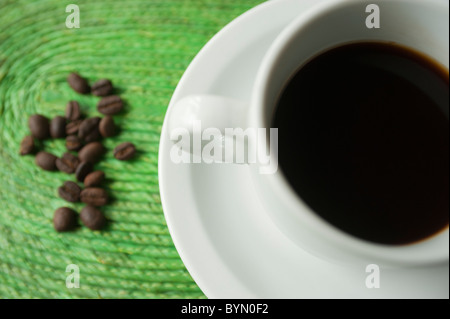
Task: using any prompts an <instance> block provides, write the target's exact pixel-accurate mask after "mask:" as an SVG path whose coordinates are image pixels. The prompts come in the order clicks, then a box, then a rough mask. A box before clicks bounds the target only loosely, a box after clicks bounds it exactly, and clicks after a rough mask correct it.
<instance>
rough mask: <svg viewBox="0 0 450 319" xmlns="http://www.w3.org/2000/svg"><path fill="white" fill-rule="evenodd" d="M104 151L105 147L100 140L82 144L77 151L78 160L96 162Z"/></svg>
mask: <svg viewBox="0 0 450 319" xmlns="http://www.w3.org/2000/svg"><path fill="white" fill-rule="evenodd" d="M104 153H105V148H104V147H103V145H102V143H100V142H92V143H89V144H87V145H86V146H84V147H83V148H82V149H81V150H80V152H79V153H78V157H79V158H80V160H82V161H84V162H91V163H92V164H95V163H97V162H98V161H99V160H100V158H101V157H102V156H103V154H104Z"/></svg>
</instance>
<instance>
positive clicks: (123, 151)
mask: <svg viewBox="0 0 450 319" xmlns="http://www.w3.org/2000/svg"><path fill="white" fill-rule="evenodd" d="M135 154H136V147H135V146H134V144H133V143H130V142H125V143H122V144H120V145H119V146H117V147H116V148H115V149H114V157H115V158H116V159H118V160H121V161H126V160H129V159H131V158H133V156H134V155H135Z"/></svg>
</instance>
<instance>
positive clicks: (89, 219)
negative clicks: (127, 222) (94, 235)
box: [80, 205, 106, 230]
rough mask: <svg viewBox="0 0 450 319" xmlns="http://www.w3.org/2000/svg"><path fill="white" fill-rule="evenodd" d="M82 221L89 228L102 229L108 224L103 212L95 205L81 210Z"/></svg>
mask: <svg viewBox="0 0 450 319" xmlns="http://www.w3.org/2000/svg"><path fill="white" fill-rule="evenodd" d="M80 219H81V222H82V223H83V224H84V225H85V226H86V227H87V228H89V229H92V230H100V229H102V228H103V227H104V226H105V224H106V218H105V216H104V215H103V213H102V212H101V211H100V210H98V209H97V208H95V207H93V206H90V205H88V206H86V207H84V208H83V209H82V210H81V212H80Z"/></svg>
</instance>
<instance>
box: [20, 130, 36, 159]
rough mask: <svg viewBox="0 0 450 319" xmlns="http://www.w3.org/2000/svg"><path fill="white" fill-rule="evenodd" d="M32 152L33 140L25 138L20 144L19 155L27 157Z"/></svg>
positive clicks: (29, 137) (30, 137)
mask: <svg viewBox="0 0 450 319" xmlns="http://www.w3.org/2000/svg"><path fill="white" fill-rule="evenodd" d="M33 152H34V139H33V137H32V136H30V135H28V136H25V137H24V138H23V140H22V142H20V155H22V156H23V155H28V154H32V153H33Z"/></svg>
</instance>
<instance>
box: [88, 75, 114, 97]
mask: <svg viewBox="0 0 450 319" xmlns="http://www.w3.org/2000/svg"><path fill="white" fill-rule="evenodd" d="M112 90H113V85H112V83H111V81H110V80H108V79H101V80H98V81H97V82H95V83H94V84H93V85H92V88H91V92H92V94H94V95H96V96H107V95H109V94H110V93H111V92H112Z"/></svg>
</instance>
